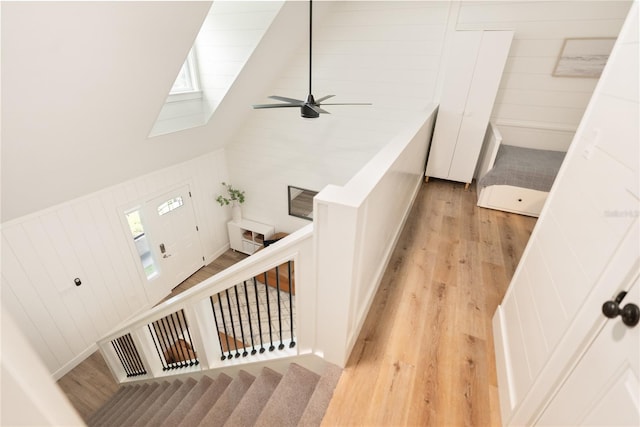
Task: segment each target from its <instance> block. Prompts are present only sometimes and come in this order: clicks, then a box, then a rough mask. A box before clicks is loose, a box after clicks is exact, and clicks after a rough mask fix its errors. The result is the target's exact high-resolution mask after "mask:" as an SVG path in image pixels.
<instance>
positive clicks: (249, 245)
mask: <svg viewBox="0 0 640 427" xmlns="http://www.w3.org/2000/svg"><path fill="white" fill-rule="evenodd" d="M227 229H228V230H229V246H231V249H233V250H234V251H238V252H242V253H245V254H247V255H251V254H252V253H254V252H255V251H257V250H258V249H260V248H261V247H262V246H263V245H264V240H265V239H269V238H270V237H271V236H273V233H274V228H273V226H271V225H267V224H261V223H259V222H255V221H249V220H248V219H241V220H240V221H231V222H229V223H227Z"/></svg>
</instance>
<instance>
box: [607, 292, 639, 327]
mask: <svg viewBox="0 0 640 427" xmlns="http://www.w3.org/2000/svg"><path fill="white" fill-rule="evenodd" d="M625 295H627V293H626V292H624V291H623V292H620V293H619V294H618V296H617V297H616V299H615V301H607V302H605V303H604V304H602V314H604V315H605V316H607V317H608V318H609V319H615V318H616V317H618V316H620V317H622V323H624V324H625V325H627V326H629V327H631V328H633V327H634V326H636V325H637V324H638V322H640V308H638V306H637V305H635V304H633V303H629V304H627V305H625V306H624V307H623V308H622V309H620V303H621V302H622V299H623V298H624V297H625Z"/></svg>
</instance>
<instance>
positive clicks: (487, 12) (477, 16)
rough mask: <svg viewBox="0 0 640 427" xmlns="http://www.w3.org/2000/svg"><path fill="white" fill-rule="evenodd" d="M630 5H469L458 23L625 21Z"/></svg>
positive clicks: (600, 3) (558, 2)
mask: <svg viewBox="0 0 640 427" xmlns="http://www.w3.org/2000/svg"><path fill="white" fill-rule="evenodd" d="M629 5H630V2H628V1H594V2H589V3H588V4H582V5H576V4H575V2H573V1H554V2H538V1H535V0H534V1H528V2H508V3H507V2H505V3H503V2H477V3H476V2H470V3H466V4H465V5H464V7H463V8H461V11H460V15H459V18H458V22H459V23H461V24H466V23H474V22H484V23H492V22H496V23H503V24H504V23H507V24H508V23H510V22H513V21H524V22H531V21H534V22H540V21H548V20H554V21H561V22H562V21H584V20H590V19H594V18H597V20H608V19H622V20H624V17H625V16H626V13H627V12H628V11H629ZM550 8H552V9H550ZM620 25H622V24H620Z"/></svg>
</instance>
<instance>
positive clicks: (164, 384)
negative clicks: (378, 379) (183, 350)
mask: <svg viewBox="0 0 640 427" xmlns="http://www.w3.org/2000/svg"><path fill="white" fill-rule="evenodd" d="M341 372H342V371H341V369H340V368H338V367H336V366H334V365H328V366H327V367H326V369H325V372H324V373H323V374H322V375H318V374H316V373H314V372H312V371H310V370H308V369H306V368H304V367H302V366H300V365H298V364H296V363H292V364H290V365H289V367H288V369H287V371H286V372H285V373H284V374H279V373H278V372H275V371H273V370H272V369H269V368H263V369H262V371H261V372H260V374H259V375H258V376H257V377H255V376H253V375H251V374H249V373H247V372H245V371H240V372H239V373H238V374H237V376H236V377H235V378H231V377H229V376H228V375H226V374H224V373H222V374H219V375H218V376H217V377H216V378H215V379H212V378H211V377H209V376H206V375H205V376H203V377H202V378H201V379H200V380H199V381H196V380H194V379H192V378H188V379H186V380H174V381H172V382H168V381H159V382H157V383H147V384H142V385H140V384H138V385H128V386H123V387H121V388H120V389H119V390H118V391H117V392H116V393H115V394H114V395H113V396H112V397H111V398H110V399H109V400H108V401H107V402H106V403H105V404H104V405H103V406H102V407H101V408H100V409H98V410H97V411H96V412H95V413H94V414H93V415H92V416H91V417H90V418H89V420H88V421H87V425H88V426H90V427H94V426H95V427H97V426H116V425H117V426H163V427H174V426H184V427H187V426H188V427H195V426H223V425H224V426H234V427H235V426H238V427H241V426H275V425H277V426H319V425H320V423H321V421H322V418H323V416H324V413H325V411H326V409H327V406H328V405H329V401H330V400H331V396H332V395H333V390H334V388H335V386H336V384H337V382H338V379H339V378H340V374H341Z"/></svg>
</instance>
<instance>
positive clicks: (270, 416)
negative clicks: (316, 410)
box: [255, 363, 320, 427]
mask: <svg viewBox="0 0 640 427" xmlns="http://www.w3.org/2000/svg"><path fill="white" fill-rule="evenodd" d="M319 379H320V375H318V374H316V373H315V372H312V371H310V370H308V369H306V368H304V367H302V366H300V365H298V364H297V363H292V364H290V365H289V368H288V369H287V372H286V373H285V375H284V376H283V377H282V380H281V381H280V383H279V384H278V387H277V388H276V389H275V390H274V391H273V394H272V395H271V398H270V399H269V401H268V402H267V403H266V405H265V406H264V409H263V410H262V412H261V413H260V416H259V417H258V419H257V420H256V423H255V425H256V426H257V427H270V426H274V425H277V426H281V427H284V426H296V425H297V424H298V421H299V420H300V417H302V414H303V412H304V410H305V408H306V407H307V404H308V403H309V399H310V398H311V395H312V394H313V392H314V390H315V388H316V385H317V384H318V380H319Z"/></svg>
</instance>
